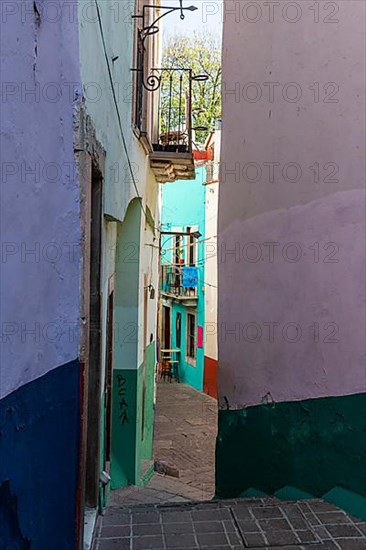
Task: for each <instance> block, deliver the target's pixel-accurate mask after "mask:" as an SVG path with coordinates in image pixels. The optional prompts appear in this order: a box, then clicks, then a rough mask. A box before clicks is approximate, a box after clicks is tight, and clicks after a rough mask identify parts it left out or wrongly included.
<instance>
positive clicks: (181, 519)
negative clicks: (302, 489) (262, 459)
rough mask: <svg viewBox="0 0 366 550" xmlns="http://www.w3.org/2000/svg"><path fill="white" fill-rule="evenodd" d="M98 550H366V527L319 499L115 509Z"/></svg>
mask: <svg viewBox="0 0 366 550" xmlns="http://www.w3.org/2000/svg"><path fill="white" fill-rule="evenodd" d="M96 535H97V536H96V539H95V545H94V550H127V549H128V550H148V549H155V550H196V549H204V550H210V549H213V550H240V549H242V548H251V549H252V550H255V549H257V550H260V549H263V548H267V549H271V550H281V549H283V550H294V549H302V550H311V549H314V550H315V549H316V550H318V549H319V550H365V548H366V523H365V522H361V521H359V520H357V519H356V518H352V517H350V516H348V515H347V514H346V513H345V512H343V511H341V510H339V509H337V508H335V507H334V506H332V505H331V504H328V503H326V502H323V501H321V500H317V499H313V500H307V501H305V500H304V501H300V502H284V501H279V500H277V499H272V498H267V499H237V500H222V501H211V502H202V503H180V504H165V505H162V504H160V505H153V504H150V505H138V506H124V507H122V506H120V507H110V508H109V509H108V510H107V511H106V514H105V516H104V518H103V520H102V521H99V524H98V527H97V533H96Z"/></svg>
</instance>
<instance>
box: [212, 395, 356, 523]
mask: <svg viewBox="0 0 366 550" xmlns="http://www.w3.org/2000/svg"><path fill="white" fill-rule="evenodd" d="M365 427H366V394H364V393H363V394H355V395H348V396H341V397H326V398H319V399H309V400H305V401H295V402H285V403H274V404H266V405H259V406H254V407H248V408H245V409H241V410H221V411H220V412H219V434H218V439H217V449H216V451H217V453H216V491H217V495H218V496H219V497H225V498H226V497H237V496H239V495H243V493H245V492H246V491H248V490H253V489H255V490H257V491H261V492H263V493H265V494H270V495H272V494H275V493H276V492H279V496H285V497H286V496H287V497H290V493H291V490H290V489H291V488H293V489H297V490H299V491H301V492H303V493H306V494H308V495H309V494H310V495H312V496H317V497H319V496H324V495H326V494H327V493H329V492H332V494H331V498H333V500H334V501H335V503H336V504H338V505H339V506H341V507H343V508H345V509H347V510H348V511H349V512H350V513H354V514H355V515H359V516H361V517H365V516H366V466H365V465H366V434H365ZM299 494H300V493H298V495H299ZM293 495H294V497H296V491H295V490H294V491H293ZM362 497H364V498H362ZM325 498H326V497H325ZM329 500H330V499H329Z"/></svg>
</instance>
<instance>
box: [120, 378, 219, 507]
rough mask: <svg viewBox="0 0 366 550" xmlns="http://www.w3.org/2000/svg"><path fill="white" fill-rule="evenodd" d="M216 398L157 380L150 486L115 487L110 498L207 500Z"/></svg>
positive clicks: (127, 500)
mask: <svg viewBox="0 0 366 550" xmlns="http://www.w3.org/2000/svg"><path fill="white" fill-rule="evenodd" d="M216 431H217V402H216V400H215V399H213V398H212V397H209V396H208V395H206V394H204V393H201V392H198V391H196V390H194V389H192V388H191V387H189V386H187V385H185V384H182V383H181V384H178V383H177V382H172V383H169V382H168V381H166V382H164V381H162V380H159V381H158V384H157V399H156V411H155V433H154V451H153V455H154V460H155V462H156V464H157V467H158V469H159V471H161V472H168V474H170V475H165V474H159V473H155V474H154V476H153V477H152V479H151V481H150V482H149V483H148V485H147V486H142V487H135V486H130V487H126V488H124V489H120V490H117V491H113V492H112V494H111V499H110V504H111V506H115V505H126V504H154V503H155V504H159V503H161V504H162V503H175V502H187V501H203V500H204V501H206V500H210V499H212V498H213V496H214V493H215V439H216Z"/></svg>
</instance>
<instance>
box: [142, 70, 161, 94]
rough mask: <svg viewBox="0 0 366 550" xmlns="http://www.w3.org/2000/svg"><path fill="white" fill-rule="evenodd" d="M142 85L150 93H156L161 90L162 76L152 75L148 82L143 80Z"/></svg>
mask: <svg viewBox="0 0 366 550" xmlns="http://www.w3.org/2000/svg"><path fill="white" fill-rule="evenodd" d="M142 85H143V87H144V88H145V90H147V91H148V92H155V91H156V90H158V89H159V88H160V85H161V75H158V74H154V73H151V74H150V75H149V76H148V77H147V79H146V82H145V81H144V80H143V81H142Z"/></svg>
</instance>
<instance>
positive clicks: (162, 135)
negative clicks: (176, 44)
mask: <svg viewBox="0 0 366 550" xmlns="http://www.w3.org/2000/svg"><path fill="white" fill-rule="evenodd" d="M147 82H151V84H155V85H156V83H157V82H158V83H159V88H158V93H159V102H158V105H159V107H158V117H157V119H158V129H157V132H156V133H155V134H154V136H153V143H152V145H153V152H152V153H151V154H150V162H151V167H152V169H153V171H154V173H155V176H156V178H157V180H158V181H159V182H161V183H165V182H169V181H175V180H177V179H182V180H191V179H194V178H195V167H194V159H193V153H192V71H191V69H177V68H171V69H164V68H160V69H152V70H151V72H150V76H149V78H148V79H147Z"/></svg>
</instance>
